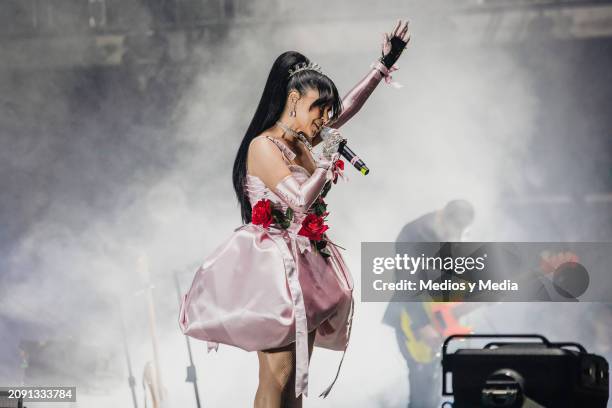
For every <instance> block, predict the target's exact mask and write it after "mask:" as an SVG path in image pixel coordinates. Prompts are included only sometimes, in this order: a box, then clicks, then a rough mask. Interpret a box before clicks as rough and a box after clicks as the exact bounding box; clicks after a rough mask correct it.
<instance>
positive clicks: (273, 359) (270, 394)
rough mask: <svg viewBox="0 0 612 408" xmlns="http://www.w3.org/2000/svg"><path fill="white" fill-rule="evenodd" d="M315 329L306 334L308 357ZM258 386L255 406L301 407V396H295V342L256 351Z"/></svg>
mask: <svg viewBox="0 0 612 408" xmlns="http://www.w3.org/2000/svg"><path fill="white" fill-rule="evenodd" d="M315 334H316V330H313V331H311V332H310V333H309V334H308V359H309V360H310V356H311V355H312V348H313V345H314V339H315ZM257 358H258V359H259V386H258V387H257V393H256V394H255V408H302V396H300V397H299V398H295V343H291V344H289V345H287V346H284V347H279V348H275V349H268V350H263V351H258V352H257Z"/></svg>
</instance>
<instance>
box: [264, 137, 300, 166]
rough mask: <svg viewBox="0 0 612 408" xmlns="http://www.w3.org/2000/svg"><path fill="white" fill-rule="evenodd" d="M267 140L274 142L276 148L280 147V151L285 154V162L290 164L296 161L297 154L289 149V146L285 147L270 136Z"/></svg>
mask: <svg viewBox="0 0 612 408" xmlns="http://www.w3.org/2000/svg"><path fill="white" fill-rule="evenodd" d="M266 138H267V139H268V140H270V141H272V142H273V143H274V144H275V145H276V146H278V148H279V149H280V151H281V152H283V157H284V158H285V160H287V161H288V162H290V161H291V160H293V159H295V153H294V152H293V150H291V149H290V148H289V147H287V145H285V144H284V143H283V142H281V141H280V140H278V139H275V138H273V137H271V136H268V135H266Z"/></svg>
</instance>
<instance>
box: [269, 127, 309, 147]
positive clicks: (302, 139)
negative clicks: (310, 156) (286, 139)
mask: <svg viewBox="0 0 612 408" xmlns="http://www.w3.org/2000/svg"><path fill="white" fill-rule="evenodd" d="M276 124H277V125H278V126H280V127H281V129H283V130H284V131H285V132H287V133H290V134H291V135H292V136H293V137H295V138H297V139H298V140H299V141H300V142H302V143H303V144H304V146H306V148H307V149H308V150H309V151H311V152H312V145H311V144H310V142H309V141H308V139H306V136H304V135H303V134H301V133H298V132H296V131H295V130H293V129H291V128H290V127H289V126H287V125H285V124H284V123H283V122H281V121H277V122H276Z"/></svg>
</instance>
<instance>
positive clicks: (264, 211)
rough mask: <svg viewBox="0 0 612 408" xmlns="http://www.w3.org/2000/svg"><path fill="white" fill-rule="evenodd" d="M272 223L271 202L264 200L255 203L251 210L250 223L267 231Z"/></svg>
mask: <svg viewBox="0 0 612 408" xmlns="http://www.w3.org/2000/svg"><path fill="white" fill-rule="evenodd" d="M273 221H274V219H273V218H272V202H271V201H270V200H267V199H265V198H264V199H261V200H259V201H258V202H257V203H255V205H254V206H253V210H252V215H251V222H252V223H253V224H255V225H261V226H262V227H264V228H266V229H268V228H269V227H270V224H272V222H273Z"/></svg>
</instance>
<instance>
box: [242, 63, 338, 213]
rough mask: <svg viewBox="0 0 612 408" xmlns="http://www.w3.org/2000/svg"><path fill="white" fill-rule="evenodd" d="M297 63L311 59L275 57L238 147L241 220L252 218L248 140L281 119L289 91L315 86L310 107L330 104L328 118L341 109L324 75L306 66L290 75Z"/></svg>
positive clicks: (334, 88) (331, 85) (302, 93)
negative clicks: (247, 187) (247, 188)
mask: <svg viewBox="0 0 612 408" xmlns="http://www.w3.org/2000/svg"><path fill="white" fill-rule="evenodd" d="M300 63H306V64H308V63H310V60H309V59H308V58H306V57H305V56H304V55H302V54H300V53H299V52H295V51H287V52H285V53H283V54H281V55H279V57H278V58H276V61H274V64H273V65H272V69H271V70H270V74H269V75H268V80H267V81H266V86H265V87H264V90H263V94H262V95H261V99H260V100H259V105H257V110H256V111H255V115H254V116H253V119H252V120H251V124H250V125H249V128H248V129H247V131H246V133H245V135H244V137H243V138H242V142H241V143H240V147H239V148H238V153H237V154H236V159H235V160H234V171H233V174H232V181H233V183H234V190H235V191H236V197H237V198H238V202H239V203H240V212H241V216H242V221H243V222H244V223H249V222H250V221H251V204H250V203H249V198H248V195H247V193H246V191H245V189H244V183H245V179H246V163H247V153H248V150H249V144H250V143H251V140H253V139H254V138H255V137H256V136H258V135H260V134H261V133H262V132H263V131H264V130H266V129H268V128H270V127H272V126H273V125H274V124H275V123H276V121H277V120H278V119H280V116H281V114H282V112H283V109H285V103H286V101H287V95H288V94H289V91H291V90H292V89H295V90H297V91H298V92H299V93H300V95H304V94H305V93H306V92H307V90H308V89H314V90H318V91H319V98H318V99H317V100H316V101H315V102H314V103H313V104H312V107H315V106H321V107H325V106H330V107H331V112H332V117H331V119H335V118H336V117H337V116H338V115H339V114H340V112H341V110H342V100H341V99H340V96H339V94H338V89H336V85H334V83H333V82H332V80H331V79H329V78H328V77H327V76H325V75H323V74H320V73H319V72H317V71H315V70H310V69H309V70H303V71H300V72H298V73H296V74H294V75H292V76H291V77H289V69H295V66H296V65H297V64H300Z"/></svg>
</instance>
